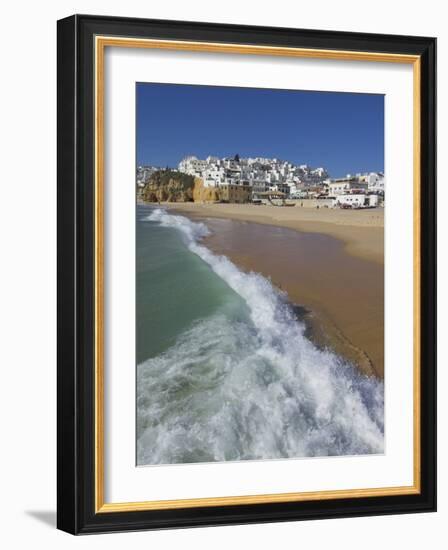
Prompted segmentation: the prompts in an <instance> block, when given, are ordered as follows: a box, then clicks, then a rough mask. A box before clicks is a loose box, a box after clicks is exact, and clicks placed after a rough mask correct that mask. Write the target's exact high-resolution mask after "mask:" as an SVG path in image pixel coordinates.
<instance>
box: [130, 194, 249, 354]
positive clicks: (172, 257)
mask: <svg viewBox="0 0 448 550" xmlns="http://www.w3.org/2000/svg"><path fill="white" fill-rule="evenodd" d="M153 210H154V209H153V208H152V207H148V206H142V205H139V206H138V207H137V228H136V246H137V251H136V257H137V264H136V318H137V322H136V324H137V363H141V362H142V361H144V360H145V359H149V358H150V357H155V356H156V355H158V354H159V353H162V352H164V351H166V350H167V349H168V348H169V347H170V346H172V345H173V344H174V342H175V341H176V338H178V337H179V335H180V334H182V333H183V332H184V331H185V330H187V329H188V328H189V327H190V326H191V325H192V324H193V323H194V322H195V321H196V320H197V319H204V318H206V317H209V316H211V315H213V314H216V313H218V312H222V313H224V314H225V315H229V316H232V317H234V318H238V317H239V316H241V315H243V314H244V312H245V311H246V312H247V307H245V303H244V301H243V300H242V299H241V297H240V296H239V295H238V294H236V293H235V292H234V291H233V290H232V289H230V288H229V286H228V285H227V284H226V283H225V282H224V281H223V280H222V279H221V278H219V277H217V276H215V275H214V274H213V273H212V272H211V270H210V266H209V265H207V264H206V263H205V262H204V261H203V260H202V259H201V258H199V257H198V256H196V255H195V254H192V253H191V252H190V251H189V250H188V248H187V247H186V246H185V243H184V241H183V239H182V234H181V233H180V232H179V231H177V230H176V229H173V228H170V227H163V226H161V225H160V224H158V223H156V222H148V221H147V220H146V218H147V217H148V215H150V214H151V211H153ZM246 314H247V313H246Z"/></svg>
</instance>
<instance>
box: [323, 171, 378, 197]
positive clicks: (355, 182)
mask: <svg viewBox="0 0 448 550" xmlns="http://www.w3.org/2000/svg"><path fill="white" fill-rule="evenodd" d="M367 189H368V185H367V183H366V182H364V181H359V179H358V178H356V177H351V176H347V177H346V178H338V179H334V180H331V182H330V183H329V184H328V192H329V194H330V195H331V196H337V195H345V194H348V193H351V194H352V193H357V192H359V191H362V192H365V191H367Z"/></svg>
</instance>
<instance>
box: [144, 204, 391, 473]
mask: <svg viewBox="0 0 448 550" xmlns="http://www.w3.org/2000/svg"><path fill="white" fill-rule="evenodd" d="M147 220H148V221H151V222H156V223H158V224H160V225H162V226H164V227H170V228H175V229H177V230H178V231H179V232H180V235H181V236H182V239H183V241H184V243H185V245H186V246H187V247H188V248H189V250H190V251H191V252H192V253H194V254H196V255H197V256H199V257H200V258H201V259H202V260H203V261H204V262H206V263H207V264H208V265H209V266H210V269H211V270H212V271H213V272H214V273H215V274H216V275H218V276H219V277H220V278H221V279H222V280H224V281H225V282H226V283H227V285H228V286H229V287H230V288H231V289H232V290H233V291H234V292H236V293H237V294H238V295H239V296H240V297H241V299H242V301H244V315H241V314H239V315H232V313H231V312H229V311H226V312H225V313H223V312H218V313H216V314H215V315H212V316H210V317H208V318H206V319H200V320H198V321H197V322H196V323H195V324H194V325H193V326H191V327H190V328H189V329H188V330H187V331H186V332H185V333H184V334H182V335H181V336H180V337H179V338H178V339H177V341H176V343H175V344H174V345H173V346H172V347H171V348H169V349H168V350H167V351H166V352H164V353H163V354H161V355H159V356H157V357H154V358H150V359H148V360H146V361H144V362H143V363H141V364H139V365H138V367H137V462H138V464H139V465H144V464H173V463H187V462H214V461H227V460H248V459H252V460H254V459H268V458H288V457H295V458H297V457H312V456H335V455H360V454H378V453H382V452H383V448H384V420H383V419H384V387H383V383H382V382H381V381H379V380H377V379H376V378H373V377H367V376H364V375H362V374H360V373H359V372H358V370H356V369H355V368H354V367H353V366H351V365H350V364H348V363H347V362H346V361H345V360H343V359H342V358H340V357H339V356H337V355H336V354H335V353H333V352H331V351H329V350H321V349H318V348H317V347H316V346H315V345H314V344H313V343H312V342H311V341H310V340H309V339H307V338H306V337H305V326H304V324H303V323H302V322H300V321H299V320H298V319H297V317H296V316H295V314H294V312H293V310H292V308H291V306H290V305H289V304H288V301H287V296H286V295H285V294H284V293H282V292H281V291H279V290H278V289H276V288H275V287H274V286H273V285H272V284H271V282H270V281H269V280H268V279H266V278H265V277H263V276H261V275H260V274H257V273H244V272H243V271H241V270H240V269H238V267H237V266H236V265H235V264H233V263H232V262H231V261H230V260H229V259H228V258H227V257H225V256H219V255H216V254H214V253H213V252H211V251H210V250H209V249H208V248H207V247H205V246H204V245H202V244H201V239H202V238H203V237H204V236H206V235H207V234H208V233H209V231H208V229H207V227H206V225H205V224H203V223H197V222H193V221H191V220H189V219H188V218H185V217H183V216H174V215H171V214H168V213H167V212H166V211H164V210H161V209H157V210H155V211H154V212H153V213H152V214H151V215H149V216H148V218H147Z"/></svg>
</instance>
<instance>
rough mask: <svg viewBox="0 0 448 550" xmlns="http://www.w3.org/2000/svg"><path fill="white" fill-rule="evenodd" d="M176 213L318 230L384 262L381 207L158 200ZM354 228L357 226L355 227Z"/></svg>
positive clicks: (361, 255)
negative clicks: (162, 201)
mask: <svg viewBox="0 0 448 550" xmlns="http://www.w3.org/2000/svg"><path fill="white" fill-rule="evenodd" d="M161 206H163V207H164V208H168V209H169V210H172V209H174V210H176V211H178V212H179V213H186V214H189V215H191V216H197V217H202V218H224V219H233V220H239V221H245V222H254V223H259V224H263V225H271V226H274V227H286V228H289V229H293V230H296V231H301V232H306V233H320V234H324V235H329V236H331V237H334V238H336V239H339V240H340V241H342V242H343V243H344V246H345V249H346V251H347V252H348V253H349V254H350V255H352V256H356V257H358V258H363V259H365V260H370V261H374V262H376V263H378V264H381V265H384V209H382V208H378V209H366V210H340V209H326V208H321V209H315V208H306V207H303V208H301V207H298V206H294V207H278V206H267V205H266V206H265V205H257V206H255V205H251V204H201V203H189V202H188V203H161ZM354 228H356V229H355V230H354Z"/></svg>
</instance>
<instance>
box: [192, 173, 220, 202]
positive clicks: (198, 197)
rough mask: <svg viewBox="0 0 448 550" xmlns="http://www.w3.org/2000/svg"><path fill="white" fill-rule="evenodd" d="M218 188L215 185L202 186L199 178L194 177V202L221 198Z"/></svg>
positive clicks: (212, 200) (213, 200)
mask: <svg viewBox="0 0 448 550" xmlns="http://www.w3.org/2000/svg"><path fill="white" fill-rule="evenodd" d="M221 195H222V193H221V192H220V189H217V188H216V187H204V183H203V181H202V180H201V179H200V178H195V182H194V189H193V200H194V202H217V201H220V200H222V199H223V197H222V196H221Z"/></svg>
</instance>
